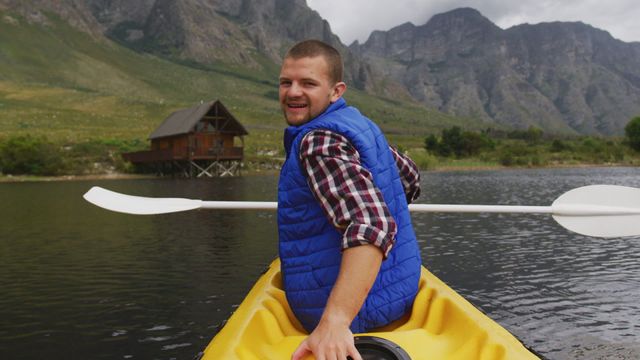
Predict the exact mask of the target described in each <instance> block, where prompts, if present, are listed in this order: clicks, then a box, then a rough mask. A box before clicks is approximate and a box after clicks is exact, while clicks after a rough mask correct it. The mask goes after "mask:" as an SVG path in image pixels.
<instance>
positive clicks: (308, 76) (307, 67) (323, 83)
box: [279, 56, 346, 126]
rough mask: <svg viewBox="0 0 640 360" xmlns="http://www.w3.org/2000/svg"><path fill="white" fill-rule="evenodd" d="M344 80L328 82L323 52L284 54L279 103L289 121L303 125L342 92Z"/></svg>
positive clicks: (327, 68) (290, 123) (321, 111)
mask: <svg viewBox="0 0 640 360" xmlns="http://www.w3.org/2000/svg"><path fill="white" fill-rule="evenodd" d="M345 89H346V85H345V84H344V83H343V82H339V83H336V84H331V81H330V80H329V66H328V65H327V62H326V60H325V59H324V58H323V57H322V56H316V57H304V58H300V59H293V58H285V59H284V62H283V63H282V69H281V70H280V91H279V93H280V106H281V107H282V112H283V113H284V117H285V119H286V120H287V123H288V124H289V125H296V126H298V125H302V124H304V123H306V122H308V121H309V120H311V119H314V118H316V117H317V116H318V115H320V114H322V113H323V112H324V110H325V109H326V108H327V107H328V106H329V105H330V104H331V103H332V102H335V101H337V100H338V99H339V98H340V96H342V94H343V93H344V91H345Z"/></svg>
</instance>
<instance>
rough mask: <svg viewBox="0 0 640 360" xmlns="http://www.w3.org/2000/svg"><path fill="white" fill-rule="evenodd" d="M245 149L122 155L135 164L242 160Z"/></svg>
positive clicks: (156, 151)
mask: <svg viewBox="0 0 640 360" xmlns="http://www.w3.org/2000/svg"><path fill="white" fill-rule="evenodd" d="M243 155H244V151H243V148H242V147H231V148H211V149H207V150H203V149H196V150H191V149H188V148H187V149H184V151H175V149H173V150H172V149H162V150H146V151H136V152H130V153H124V154H122V157H123V158H124V159H125V160H127V161H130V162H132V163H134V164H136V163H154V162H167V161H190V160H242V158H243Z"/></svg>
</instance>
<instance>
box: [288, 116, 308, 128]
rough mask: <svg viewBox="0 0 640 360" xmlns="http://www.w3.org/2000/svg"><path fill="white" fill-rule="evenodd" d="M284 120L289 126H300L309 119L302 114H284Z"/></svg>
mask: <svg viewBox="0 0 640 360" xmlns="http://www.w3.org/2000/svg"><path fill="white" fill-rule="evenodd" d="M285 120H286V121H287V124H289V125H291V126H300V125H302V124H304V123H306V122H308V121H309V119H308V118H307V117H306V116H304V117H303V116H287V115H285Z"/></svg>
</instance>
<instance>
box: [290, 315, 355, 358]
mask: <svg viewBox="0 0 640 360" xmlns="http://www.w3.org/2000/svg"><path fill="white" fill-rule="evenodd" d="M330 322H331V321H330V320H328V321H322V322H320V323H319V324H318V326H317V327H316V328H315V330H313V332H312V333H311V335H309V337H307V338H306V339H305V340H304V341H303V342H302V343H301V344H300V345H299V346H298V348H297V349H296V351H294V353H293V355H292V356H291V360H301V359H304V358H305V356H306V355H310V354H312V353H313V355H314V356H315V357H316V359H317V360H345V359H347V356H350V357H351V358H352V359H353V360H362V357H361V356H360V353H358V350H357V349H356V347H355V345H354V342H353V333H351V330H349V324H345V323H344V322H343V323H340V322H339V321H336V322H335V324H330Z"/></svg>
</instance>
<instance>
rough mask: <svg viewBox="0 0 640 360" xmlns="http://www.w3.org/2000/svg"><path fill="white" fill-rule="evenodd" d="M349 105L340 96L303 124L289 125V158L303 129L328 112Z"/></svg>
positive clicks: (286, 143)
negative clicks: (294, 143)
mask: <svg viewBox="0 0 640 360" xmlns="http://www.w3.org/2000/svg"><path fill="white" fill-rule="evenodd" d="M345 106H347V102H346V101H345V100H344V99H343V98H339V99H338V100H337V101H336V102H334V103H331V104H329V106H328V107H327V108H326V109H325V110H324V112H323V113H322V114H320V115H318V116H316V117H315V118H313V119H311V120H310V121H308V122H306V123H304V124H302V125H298V126H295V125H292V126H288V127H287V128H286V129H285V130H284V150H285V152H286V155H287V158H288V157H289V152H290V151H291V145H292V144H293V140H295V138H296V137H297V136H298V134H300V132H301V131H304V130H305V129H307V128H308V127H309V126H310V125H311V124H312V123H316V122H317V121H319V119H322V118H324V117H325V116H327V115H328V114H330V113H332V112H334V111H336V110H340V109H342V108H343V107H345Z"/></svg>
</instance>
